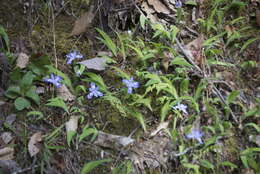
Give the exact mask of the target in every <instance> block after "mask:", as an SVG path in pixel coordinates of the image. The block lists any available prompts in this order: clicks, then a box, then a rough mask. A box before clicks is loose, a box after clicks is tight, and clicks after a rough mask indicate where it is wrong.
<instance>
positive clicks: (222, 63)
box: [207, 59, 235, 67]
mask: <svg viewBox="0 0 260 174" xmlns="http://www.w3.org/2000/svg"><path fill="white" fill-rule="evenodd" d="M207 62H208V64H209V65H220V66H227V67H234V66H235V65H234V64H232V63H228V62H221V61H217V60H214V59H208V60H207Z"/></svg>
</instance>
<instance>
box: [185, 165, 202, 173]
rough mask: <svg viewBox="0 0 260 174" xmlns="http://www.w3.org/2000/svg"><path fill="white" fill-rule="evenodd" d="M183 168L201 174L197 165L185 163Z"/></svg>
mask: <svg viewBox="0 0 260 174" xmlns="http://www.w3.org/2000/svg"><path fill="white" fill-rule="evenodd" d="M183 166H184V167H186V168H189V169H193V170H194V172H195V174H200V172H199V168H200V166H198V165H196V164H191V163H184V164H183Z"/></svg>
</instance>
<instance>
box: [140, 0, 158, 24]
mask: <svg viewBox="0 0 260 174" xmlns="http://www.w3.org/2000/svg"><path fill="white" fill-rule="evenodd" d="M141 7H142V10H143V11H145V12H146V15H147V16H146V17H147V18H148V19H150V20H151V22H152V23H156V22H158V21H159V19H158V17H157V16H156V15H153V14H154V12H155V11H154V9H152V8H151V7H149V5H148V4H147V2H146V1H143V3H142V5H141Z"/></svg>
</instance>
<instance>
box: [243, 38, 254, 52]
mask: <svg viewBox="0 0 260 174" xmlns="http://www.w3.org/2000/svg"><path fill="white" fill-rule="evenodd" d="M256 40H258V39H257V38H252V39H248V40H247V41H246V42H245V43H244V44H243V46H242V47H241V49H240V52H243V51H244V50H245V49H246V48H247V47H248V45H250V44H252V43H253V42H254V41H256Z"/></svg>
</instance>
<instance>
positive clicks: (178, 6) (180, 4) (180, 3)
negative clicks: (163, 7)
mask: <svg viewBox="0 0 260 174" xmlns="http://www.w3.org/2000/svg"><path fill="white" fill-rule="evenodd" d="M175 7H176V8H181V7H182V2H181V1H180V0H177V1H176V2H175Z"/></svg>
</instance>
